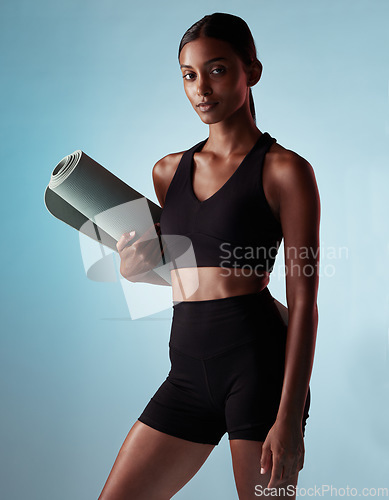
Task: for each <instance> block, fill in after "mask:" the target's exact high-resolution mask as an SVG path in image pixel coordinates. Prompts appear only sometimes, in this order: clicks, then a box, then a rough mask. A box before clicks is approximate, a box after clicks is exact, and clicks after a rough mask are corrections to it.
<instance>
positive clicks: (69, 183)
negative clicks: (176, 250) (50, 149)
mask: <svg viewBox="0 0 389 500" xmlns="http://www.w3.org/2000/svg"><path fill="white" fill-rule="evenodd" d="M44 201H45V205H46V207H47V209H48V211H49V212H50V213H51V214H52V215H54V217H56V218H57V219H59V220H62V221H63V222H65V223H66V224H68V225H69V226H71V227H73V228H75V229H76V230H77V231H80V232H81V233H83V234H85V235H86V236H89V237H90V238H92V239H94V240H95V241H98V242H99V243H101V244H102V245H105V246H106V247H108V248H110V249H112V250H114V251H115V252H117V248H116V243H117V241H118V240H119V238H120V237H121V235H122V234H123V233H126V232H128V231H130V230H135V231H136V235H135V237H134V239H133V240H131V243H130V244H132V243H134V242H135V241H136V240H137V239H138V238H139V237H140V236H141V235H142V234H144V233H145V232H146V231H147V230H148V229H149V228H150V227H151V226H153V224H154V223H156V222H159V218H160V215H161V212H162V209H161V207H159V206H158V205H156V204H155V203H154V202H152V201H151V200H149V199H148V198H146V197H145V196H143V195H142V194H141V193H139V192H138V191H136V190H135V189H133V188H132V187H130V186H129V185H128V184H126V183H125V182H123V181H122V180H121V179H119V178H118V177H116V176H115V175H114V174H112V172H110V171H109V170H107V169H106V168H104V167H103V166H102V165H100V164H99V163H97V162H96V161H95V160H93V159H92V158H90V157H89V156H88V155H87V154H86V153H84V152H83V151H81V150H77V151H74V153H72V154H70V155H67V156H65V158H63V159H62V160H61V161H60V162H59V163H58V165H57V166H56V167H55V168H54V170H53V172H52V174H51V179H50V182H49V185H48V186H47V188H46V190H45V195H44ZM154 233H155V234H154ZM154 233H153V235H152V237H153V238H158V235H157V232H156V231H154ZM154 272H156V273H157V274H159V275H160V276H161V277H162V278H163V279H165V280H166V281H167V282H168V283H171V277H170V267H169V265H168V259H166V260H165V258H163V257H162V255H161V260H160V262H159V263H158V264H157V266H156V267H155V268H154Z"/></svg>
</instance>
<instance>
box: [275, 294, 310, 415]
mask: <svg viewBox="0 0 389 500" xmlns="http://www.w3.org/2000/svg"><path fill="white" fill-rule="evenodd" d="M317 325H318V310H317V306H316V304H315V305H314V306H312V305H310V304H309V305H306V304H300V305H298V306H294V308H293V309H292V310H291V311H289V323H288V331H287V341H286V352H285V372H284V383H283V387H282V394H281V401H280V405H279V409H278V414H277V419H278V420H290V421H296V422H297V421H298V422H299V421H301V420H302V418H303V413H304V406H305V401H306V398H307V394H308V387H309V381H310V378H311V372H312V367H313V359H314V352H315V344H316V332H317Z"/></svg>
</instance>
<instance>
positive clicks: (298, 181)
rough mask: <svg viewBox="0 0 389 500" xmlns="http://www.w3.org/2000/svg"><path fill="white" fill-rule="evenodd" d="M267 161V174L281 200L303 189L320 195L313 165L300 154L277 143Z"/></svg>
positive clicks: (267, 156)
mask: <svg viewBox="0 0 389 500" xmlns="http://www.w3.org/2000/svg"><path fill="white" fill-rule="evenodd" d="M265 163H266V176H267V178H268V181H269V183H271V184H272V185H273V186H274V188H275V190H276V191H277V192H278V195H279V201H280V202H281V201H282V197H285V196H287V195H288V194H289V195H292V194H293V193H301V191H303V192H304V193H308V192H315V193H316V195H318V190H317V184H316V178H315V172H314V170H313V167H312V165H311V164H310V163H309V161H307V160H306V159H305V158H303V157H302V156H300V155H299V154H297V153H295V152H294V151H291V150H290V149H286V148H284V147H283V146H281V145H280V144H278V143H275V144H273V145H272V146H271V148H270V150H269V152H268V154H267V155H266V161H265Z"/></svg>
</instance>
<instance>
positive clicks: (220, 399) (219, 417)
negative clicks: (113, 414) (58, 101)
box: [138, 287, 311, 445]
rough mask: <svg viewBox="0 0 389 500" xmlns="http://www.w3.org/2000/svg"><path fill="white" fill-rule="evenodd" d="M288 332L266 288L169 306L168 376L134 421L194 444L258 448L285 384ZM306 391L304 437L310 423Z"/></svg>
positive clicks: (273, 419) (272, 417)
mask: <svg viewBox="0 0 389 500" xmlns="http://www.w3.org/2000/svg"><path fill="white" fill-rule="evenodd" d="M286 333H287V326H286V325H285V323H284V322H283V320H282V318H281V315H280V313H279V311H278V308H277V306H276V305H275V303H274V299H273V297H272V295H271V293H270V291H269V289H268V288H267V287H266V288H264V289H263V290H262V291H260V292H258V293H251V294H245V295H237V296H232V297H226V298H222V299H210V300H201V301H183V302H175V303H174V305H173V321H172V326H171V333H170V342H169V356H170V362H171V368H170V371H169V373H168V376H167V377H166V379H165V380H164V382H163V383H162V384H161V386H160V387H159V388H158V390H157V391H156V393H155V394H154V396H153V397H152V398H151V399H150V401H149V402H148V404H147V406H146V408H145V409H144V411H143V412H142V414H141V415H140V417H139V418H138V420H140V421H141V422H143V423H144V424H147V425H149V426H151V427H153V428H154V429H157V430H159V431H162V432H164V433H167V434H170V435H171V436H176V437H179V438H182V439H186V440H189V441H193V442H196V443H207V444H214V445H217V444H218V443H219V441H220V439H221V438H222V436H223V435H224V434H225V433H226V432H228V438H229V439H249V440H254V441H264V440H265V438H266V435H267V433H268V432H269V430H270V428H271V427H272V425H273V424H274V422H275V420H276V416H277V412H278V407H279V403H280V398H281V390H282V384H283V378H284V364H285V346H286ZM310 392H311V391H310V387H309V390H308V395H307V399H306V402H305V408H304V415H303V419H302V422H301V424H302V432H303V435H305V425H306V420H307V418H308V417H309V413H308V411H309V407H310V399H311V395H310Z"/></svg>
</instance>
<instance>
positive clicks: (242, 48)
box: [178, 12, 257, 122]
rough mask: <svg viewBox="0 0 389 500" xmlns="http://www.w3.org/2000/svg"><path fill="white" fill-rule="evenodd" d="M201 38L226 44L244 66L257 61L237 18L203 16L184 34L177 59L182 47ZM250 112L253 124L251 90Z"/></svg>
mask: <svg viewBox="0 0 389 500" xmlns="http://www.w3.org/2000/svg"><path fill="white" fill-rule="evenodd" d="M201 36H205V37H210V38H217V39H219V40H224V41H225V42H228V43H229V44H230V45H231V46H232V48H233V49H234V51H235V52H236V54H237V55H238V56H239V57H240V58H241V60H242V62H243V63H244V64H246V65H249V64H251V63H252V62H253V61H255V60H256V59H257V49H256V47H255V42H254V38H253V35H252V34H251V31H250V28H249V27H248V25H247V23H246V22H245V21H243V19H241V18H240V17H238V16H234V15H232V14H226V13H223V12H214V13H213V14H209V15H207V16H204V17H203V18H202V19H200V20H199V21H197V22H196V23H194V24H193V25H192V26H191V27H190V28H188V29H187V30H186V32H185V33H184V36H183V37H182V38H181V42H180V46H179V49H178V58H179V57H180V54H181V50H182V49H183V47H184V45H186V44H187V43H189V42H192V41H193V40H197V38H200V37H201ZM250 111H251V115H252V117H253V119H254V122H255V121H256V120H255V107H254V99H253V94H252V92H251V88H250Z"/></svg>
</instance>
